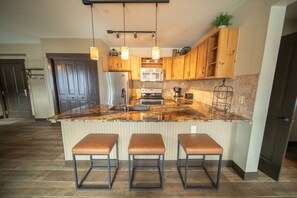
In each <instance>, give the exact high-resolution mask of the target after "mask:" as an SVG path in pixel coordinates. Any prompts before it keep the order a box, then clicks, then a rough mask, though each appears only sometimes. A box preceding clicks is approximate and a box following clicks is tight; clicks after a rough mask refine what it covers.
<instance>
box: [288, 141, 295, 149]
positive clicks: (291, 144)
mask: <svg viewBox="0 0 297 198" xmlns="http://www.w3.org/2000/svg"><path fill="white" fill-rule="evenodd" d="M288 148H297V141H290V142H288Z"/></svg>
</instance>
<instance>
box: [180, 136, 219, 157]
mask: <svg viewBox="0 0 297 198" xmlns="http://www.w3.org/2000/svg"><path fill="white" fill-rule="evenodd" d="M178 140H179V142H180V144H181V146H182V147H183V149H184V150H185V152H186V153H187V154H196V155H197V154H222V153H223V148H222V147H221V146H220V145H219V144H218V143H216V142H215V141H214V140H213V139H211V137H209V136H208V135H207V134H179V135H178Z"/></svg>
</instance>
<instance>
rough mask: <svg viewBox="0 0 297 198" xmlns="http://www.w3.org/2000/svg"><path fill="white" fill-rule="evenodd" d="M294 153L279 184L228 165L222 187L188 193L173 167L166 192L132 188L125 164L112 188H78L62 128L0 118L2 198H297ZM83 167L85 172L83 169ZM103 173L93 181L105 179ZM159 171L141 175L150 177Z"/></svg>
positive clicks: (290, 156) (140, 176) (32, 121)
mask: <svg viewBox="0 0 297 198" xmlns="http://www.w3.org/2000/svg"><path fill="white" fill-rule="evenodd" d="M296 154H297V152H296V150H294V149H293V150H292V151H290V154H288V158H286V160H285V162H284V166H283V170H282V176H281V179H280V181H279V182H275V181H273V180H272V179H270V178H269V177H267V176H266V175H265V174H263V173H261V172H259V176H258V179H257V180H253V181H244V180H242V179H241V178H240V177H239V176H238V175H237V174H236V173H235V172H234V171H233V170H232V168H230V167H224V168H222V177H221V183H220V184H221V186H220V189H219V190H188V191H185V190H184V189H183V187H182V185H181V181H180V178H179V175H178V172H177V171H176V169H175V168H174V167H172V168H166V169H165V188H164V191H129V190H128V182H127V180H128V172H127V169H126V168H121V169H120V170H119V172H118V175H117V177H116V180H115V183H114V186H113V189H112V191H100V190H91V191H76V190H75V188H74V182H73V169H72V167H67V166H65V161H64V154H63V145H62V135H61V128H60V126H59V125H57V124H55V125H51V124H50V123H49V122H41V121H37V122H35V121H34V120H30V119H16V120H13V119H6V120H0V197H1V198H2V197H81V198H83V197H121V198H122V197H297V159H296ZM79 170H80V174H82V173H83V170H84V167H81V168H80V169H79ZM150 173H151V174H150ZM104 175H105V174H104V173H102V172H99V174H98V177H97V176H96V175H92V176H91V177H90V180H91V181H97V180H98V181H100V180H101V181H102V182H104V178H105V176H104ZM155 175H156V174H155V172H154V171H150V172H148V174H142V173H141V172H140V173H138V176H139V178H140V179H143V178H144V179H145V180H146V181H149V180H150V177H154V176H155ZM102 178H103V179H102ZM136 179H137V178H136Z"/></svg>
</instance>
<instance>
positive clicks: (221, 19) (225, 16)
mask: <svg viewBox="0 0 297 198" xmlns="http://www.w3.org/2000/svg"><path fill="white" fill-rule="evenodd" d="M232 18H233V16H232V15H231V14H229V13H228V12H226V13H224V12H222V13H221V14H219V15H218V16H216V19H215V20H213V22H212V23H211V24H212V25H213V26H216V27H219V26H221V25H225V26H229V25H232V23H230V20H231V19H232Z"/></svg>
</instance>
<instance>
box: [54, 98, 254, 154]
mask: <svg viewBox="0 0 297 198" xmlns="http://www.w3.org/2000/svg"><path fill="white" fill-rule="evenodd" d="M135 105H138V100H132V101H130V106H128V107H135ZM149 107H150V109H149V110H146V111H134V110H128V111H123V110H112V109H116V108H112V106H108V105H98V106H94V107H88V106H82V107H79V108H76V109H73V110H71V111H68V112H64V113H62V114H59V115H56V116H53V117H51V118H50V119H49V120H51V121H59V122H61V126H62V135H63V145H64V154H65V160H72V155H71V149H72V147H73V146H74V145H75V144H76V143H77V142H78V141H79V140H81V139H82V138H83V137H85V136H86V135H88V134H90V133H106V134H109V133H116V134H118V135H119V159H120V160H127V159H128V153H127V148H128V144H129V139H130V137H131V135H132V134H133V133H159V134H161V135H162V137H163V140H164V143H165V147H166V153H165V160H176V154H177V153H176V152H177V151H176V148H177V135H178V134H184V133H191V132H193V133H205V134H208V135H209V136H210V137H212V138H213V139H214V140H215V141H217V142H218V143H219V144H220V145H221V146H222V147H223V148H224V154H223V160H232V159H233V156H234V145H235V141H236V134H237V132H238V130H237V129H238V126H239V125H249V123H250V120H248V119H246V118H244V117H241V116H238V115H234V114H224V113H214V112H212V111H210V109H211V107H210V106H209V105H206V104H203V103H200V102H196V101H187V100H179V101H173V100H165V104H164V105H151V106H149ZM128 109H129V108H128ZM130 109H133V108H130Z"/></svg>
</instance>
